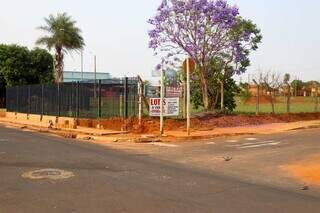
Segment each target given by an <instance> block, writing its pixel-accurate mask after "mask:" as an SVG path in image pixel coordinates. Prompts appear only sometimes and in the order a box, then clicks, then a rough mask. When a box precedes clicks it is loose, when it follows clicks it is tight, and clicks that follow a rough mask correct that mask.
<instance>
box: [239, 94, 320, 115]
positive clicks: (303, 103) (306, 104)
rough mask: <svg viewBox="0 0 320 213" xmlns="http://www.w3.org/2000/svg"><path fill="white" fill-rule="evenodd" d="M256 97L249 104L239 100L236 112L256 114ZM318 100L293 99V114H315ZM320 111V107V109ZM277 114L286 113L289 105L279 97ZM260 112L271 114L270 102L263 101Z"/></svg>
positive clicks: (276, 102) (308, 98)
mask: <svg viewBox="0 0 320 213" xmlns="http://www.w3.org/2000/svg"><path fill="white" fill-rule="evenodd" d="M254 99H255V97H253V98H252V100H250V102H249V103H243V102H242V101H241V100H240V98H237V108H236V110H235V111H236V112H239V113H254V112H255V111H256V104H255V100H254ZM315 106H316V100H315V98H313V97H292V99H291V113H302V112H315ZM319 110H320V107H319ZM275 111H276V113H286V112H287V105H286V101H285V97H277V98H276V101H275ZM260 112H262V113H271V112H272V108H271V104H270V102H268V101H263V102H262V103H261V104H260Z"/></svg>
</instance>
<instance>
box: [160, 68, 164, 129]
mask: <svg viewBox="0 0 320 213" xmlns="http://www.w3.org/2000/svg"><path fill="white" fill-rule="evenodd" d="M163 72H164V70H163V64H162V67H161V75H160V81H161V86H160V135H163V133H164V130H163V111H164V109H163V99H164V73H163Z"/></svg>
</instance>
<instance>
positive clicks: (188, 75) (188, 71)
mask: <svg viewBox="0 0 320 213" xmlns="http://www.w3.org/2000/svg"><path fill="white" fill-rule="evenodd" d="M187 133H188V136H189V135H190V59H187Z"/></svg>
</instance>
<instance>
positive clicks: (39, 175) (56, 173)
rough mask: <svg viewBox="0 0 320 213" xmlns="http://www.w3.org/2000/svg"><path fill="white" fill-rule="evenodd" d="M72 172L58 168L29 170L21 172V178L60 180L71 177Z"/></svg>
mask: <svg viewBox="0 0 320 213" xmlns="http://www.w3.org/2000/svg"><path fill="white" fill-rule="evenodd" d="M73 176H74V174H73V173H72V172H69V171H64V170H60V169H40V170H35V171H30V172H26V173H24V174H22V177H23V178H28V179H34V180H39V179H51V180H61V179H68V178H71V177H73Z"/></svg>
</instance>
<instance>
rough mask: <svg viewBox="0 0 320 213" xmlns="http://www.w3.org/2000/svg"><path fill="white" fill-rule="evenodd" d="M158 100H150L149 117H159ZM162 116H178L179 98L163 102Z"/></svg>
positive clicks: (159, 101)
mask: <svg viewBox="0 0 320 213" xmlns="http://www.w3.org/2000/svg"><path fill="white" fill-rule="evenodd" d="M160 103H161V99H160V98H150V104H149V105H150V116H152V117H160ZM163 115H164V116H166V117H170V116H179V98H165V99H164V100H163Z"/></svg>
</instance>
